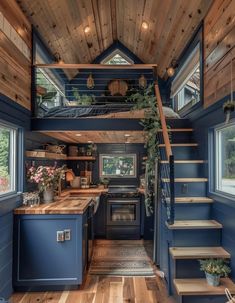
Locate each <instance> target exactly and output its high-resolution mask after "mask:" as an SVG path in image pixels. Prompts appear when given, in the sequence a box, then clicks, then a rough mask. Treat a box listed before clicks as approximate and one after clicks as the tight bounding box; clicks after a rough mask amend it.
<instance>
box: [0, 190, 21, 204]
mask: <svg viewBox="0 0 235 303" xmlns="http://www.w3.org/2000/svg"><path fill="white" fill-rule="evenodd" d="M21 195H22V193H21V192H11V193H8V194H5V195H1V196H0V203H1V202H3V201H6V200H12V199H14V198H18V197H21Z"/></svg>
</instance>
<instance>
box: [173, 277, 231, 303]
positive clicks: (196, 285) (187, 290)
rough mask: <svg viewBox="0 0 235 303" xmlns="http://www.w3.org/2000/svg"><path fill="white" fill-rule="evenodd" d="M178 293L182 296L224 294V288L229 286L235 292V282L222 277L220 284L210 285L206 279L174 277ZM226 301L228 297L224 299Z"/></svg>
mask: <svg viewBox="0 0 235 303" xmlns="http://www.w3.org/2000/svg"><path fill="white" fill-rule="evenodd" d="M174 285H175V288H176V291H177V294H178V295H180V296H185V295H188V296H198V295H199V296H200V295H224V296H225V294H224V289H225V288H228V289H229V290H230V292H231V293H232V294H235V284H234V283H233V282H232V280H230V279H229V278H221V283H220V285H219V286H217V287H215V286H210V285H208V284H207V282H206V279H174ZM224 301H226V299H224Z"/></svg>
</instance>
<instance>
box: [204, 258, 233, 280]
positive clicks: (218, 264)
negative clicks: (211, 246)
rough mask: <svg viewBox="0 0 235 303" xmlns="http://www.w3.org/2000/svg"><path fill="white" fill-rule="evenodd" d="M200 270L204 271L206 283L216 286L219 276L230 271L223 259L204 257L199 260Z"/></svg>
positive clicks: (224, 275) (226, 274)
mask: <svg viewBox="0 0 235 303" xmlns="http://www.w3.org/2000/svg"><path fill="white" fill-rule="evenodd" d="M199 262H200V270H202V271H204V272H205V275H206V280H207V283H208V284H209V285H211V286H218V285H219V283H220V278H221V277H227V276H228V274H229V273H230V272H231V269H230V267H229V266H228V265H227V264H228V261H227V260H224V259H205V260H199Z"/></svg>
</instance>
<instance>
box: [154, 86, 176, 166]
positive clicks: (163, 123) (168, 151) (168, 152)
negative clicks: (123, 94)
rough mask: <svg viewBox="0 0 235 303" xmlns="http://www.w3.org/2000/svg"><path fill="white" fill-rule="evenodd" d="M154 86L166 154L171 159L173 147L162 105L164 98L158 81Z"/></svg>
mask: <svg viewBox="0 0 235 303" xmlns="http://www.w3.org/2000/svg"><path fill="white" fill-rule="evenodd" d="M154 88H155V95H156V99H157V106H158V113H159V117H160V121H161V126H162V133H163V139H164V144H165V147H166V155H167V159H168V161H169V159H170V156H172V149H171V144H170V138H169V134H168V131H167V125H166V118H165V115H164V112H163V107H162V98H161V94H160V90H159V86H158V84H157V83H155V85H154Z"/></svg>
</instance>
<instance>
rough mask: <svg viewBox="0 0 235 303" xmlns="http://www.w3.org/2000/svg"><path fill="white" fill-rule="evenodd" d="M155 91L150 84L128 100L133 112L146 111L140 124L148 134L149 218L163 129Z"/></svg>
mask: <svg viewBox="0 0 235 303" xmlns="http://www.w3.org/2000/svg"><path fill="white" fill-rule="evenodd" d="M153 89H154V85H153V84H150V85H149V86H148V87H147V88H146V89H145V90H143V91H141V92H137V93H135V94H132V95H131V96H130V97H129V98H128V101H131V102H133V103H134V104H135V105H134V106H133V110H141V109H144V110H145V111H144V119H141V122H140V124H141V125H142V126H143V127H144V129H143V131H144V132H145V133H146V137H145V147H146V149H147V159H146V165H145V174H146V184H145V186H146V195H145V206H146V214H147V215H148V216H150V215H151V214H152V213H153V191H154V171H155V161H156V159H158V158H159V146H158V140H157V136H156V135H157V131H158V130H159V129H160V128H161V122H160V119H159V114H158V107H157V102H156V97H155V94H154V90H153Z"/></svg>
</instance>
